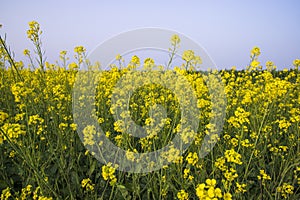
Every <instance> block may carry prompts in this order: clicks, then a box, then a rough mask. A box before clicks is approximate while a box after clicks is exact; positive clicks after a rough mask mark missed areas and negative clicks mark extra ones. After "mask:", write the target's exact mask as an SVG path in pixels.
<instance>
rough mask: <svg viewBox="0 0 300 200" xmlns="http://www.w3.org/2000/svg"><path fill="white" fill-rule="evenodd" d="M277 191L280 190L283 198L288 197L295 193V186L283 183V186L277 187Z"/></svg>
mask: <svg viewBox="0 0 300 200" xmlns="http://www.w3.org/2000/svg"><path fill="white" fill-rule="evenodd" d="M277 192H279V193H280V194H281V196H282V197H283V198H285V199H287V198H288V196H289V195H291V194H293V193H294V186H292V185H290V184H288V183H283V185H282V186H279V187H277Z"/></svg>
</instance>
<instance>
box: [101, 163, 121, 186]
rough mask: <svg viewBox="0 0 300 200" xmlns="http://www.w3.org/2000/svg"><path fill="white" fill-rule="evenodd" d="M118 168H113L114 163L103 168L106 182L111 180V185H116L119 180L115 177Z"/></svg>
mask: <svg viewBox="0 0 300 200" xmlns="http://www.w3.org/2000/svg"><path fill="white" fill-rule="evenodd" d="M117 167H118V166H115V167H113V166H112V163H108V164H107V165H104V166H102V177H103V179H104V180H106V181H107V180H109V183H110V185H115V184H116V182H117V178H116V176H115V171H116V168H117Z"/></svg>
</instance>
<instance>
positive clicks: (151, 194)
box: [0, 21, 300, 200]
mask: <svg viewBox="0 0 300 200" xmlns="http://www.w3.org/2000/svg"><path fill="white" fill-rule="evenodd" d="M41 34H42V31H41V29H40V25H39V24H38V23H37V22H35V21H32V22H30V23H29V29H28V31H27V36H28V39H29V40H31V42H32V43H33V46H34V51H33V52H31V51H30V50H28V49H25V50H24V52H23V53H24V55H25V56H27V58H28V60H29V63H30V64H29V66H24V64H23V62H22V61H16V60H15V59H14V58H13V53H12V52H11V51H10V48H9V46H8V44H7V41H6V40H5V39H3V38H2V37H1V45H0V151H1V154H0V155H1V157H0V166H1V167H0V169H1V170H0V194H1V199H3V200H4V199H5V200H7V199H34V200H48V199H179V200H187V199H205V200H208V199H212V200H218V199H224V200H230V199H295V200H296V199H300V73H299V66H300V60H299V59H295V60H294V61H292V64H293V66H294V68H293V69H285V70H276V66H275V64H274V63H273V62H271V61H268V62H267V63H265V65H264V66H263V64H262V63H260V61H259V56H260V54H261V50H260V49H259V48H258V47H254V48H253V49H252V50H251V51H250V63H249V66H248V67H247V68H246V69H244V70H236V69H235V68H234V67H233V68H232V69H230V70H211V71H208V72H201V68H199V69H198V68H197V66H198V65H199V64H201V55H200V56H197V55H195V54H194V52H193V51H192V50H186V51H185V52H184V53H183V55H182V60H183V64H182V65H180V66H177V67H175V68H174V71H175V72H176V73H178V74H180V75H182V76H184V77H185V78H186V80H188V82H189V84H190V85H191V86H192V88H193V90H194V92H195V95H196V98H197V99H196V103H197V109H198V111H199V112H194V111H193V112H192V111H191V112H192V116H193V117H194V118H195V119H198V120H199V124H197V127H196V128H197V131H196V132H194V131H193V130H191V129H189V127H186V129H185V130H184V131H183V132H184V134H181V135H180V138H181V140H182V141H183V145H184V144H187V143H189V142H192V143H191V145H190V146H189V147H188V149H187V151H185V152H184V153H183V154H180V149H178V147H177V146H176V145H173V146H172V145H171V146H170V148H169V149H168V151H166V152H164V154H162V157H163V159H164V160H165V161H167V162H168V163H169V164H168V165H164V166H163V167H162V168H161V169H159V170H155V171H152V172H148V173H134V172H124V171H121V170H118V168H119V167H120V166H118V165H117V164H115V163H112V162H107V163H106V164H102V163H100V162H99V161H98V160H97V159H96V158H95V157H94V154H95V151H92V150H93V149H95V148H98V147H101V145H103V143H101V141H100V142H99V141H98V140H96V138H97V137H98V133H97V130H96V129H95V127H93V126H92V125H89V124H86V126H85V127H84V129H83V131H82V133H77V132H78V124H76V123H75V122H74V115H73V108H74V105H73V102H72V99H73V97H74V96H73V89H74V84H75V81H76V76H77V74H78V73H79V71H80V69H81V67H82V66H83V65H85V66H89V67H90V68H93V69H97V70H98V69H99V70H100V71H101V76H100V77H99V79H97V81H98V82H97V88H96V91H97V92H96V96H95V99H96V100H95V105H93V106H94V107H95V113H96V118H97V122H98V123H99V125H100V126H101V128H102V129H103V130H104V133H105V137H106V138H107V139H109V140H110V141H111V142H112V143H113V144H114V145H116V146H117V147H119V148H121V149H123V150H125V151H126V156H125V157H126V159H128V160H130V161H132V162H133V163H139V162H140V159H141V158H138V157H136V156H135V155H136V154H135V153H147V152H152V151H156V150H158V149H161V148H163V147H164V146H165V145H166V144H168V143H169V142H170V141H171V140H172V139H173V138H174V137H176V134H177V133H178V132H180V130H182V129H183V128H182V126H181V124H182V120H181V116H182V115H183V111H182V109H184V110H192V108H190V109H189V108H185V107H184V106H181V104H180V103H181V100H180V99H179V98H178V97H176V95H175V94H174V93H173V92H172V91H171V90H170V89H168V88H166V87H163V86H161V85H159V84H151V83H149V84H146V85H143V86H141V87H139V88H137V89H136V90H135V91H134V93H132V95H131V97H130V99H129V101H128V102H122V101H119V102H112V100H111V98H112V96H113V95H117V96H116V97H119V96H118V95H120V96H121V95H124V94H123V93H124V91H125V90H127V89H128V88H123V89H121V88H118V90H117V91H114V88H115V86H116V84H117V82H118V80H120V78H121V77H122V76H123V75H125V74H128V73H129V72H130V71H132V70H136V69H137V68H140V67H142V68H144V69H146V70H148V71H149V70H150V71H151V70H154V69H153V66H154V65H155V62H154V59H152V58H147V59H145V60H144V61H142V60H140V58H139V57H138V56H133V57H132V59H131V60H130V61H129V62H128V64H127V65H124V64H123V63H124V62H123V58H122V56H120V55H117V56H116V60H117V61H119V65H120V66H111V68H110V69H108V70H104V69H101V66H99V65H97V64H93V63H90V62H89V60H88V59H87V55H86V50H85V48H84V47H82V46H78V47H75V48H74V57H75V59H76V62H69V58H68V53H67V52H66V51H61V53H60V55H59V61H58V62H57V63H56V64H52V63H48V62H46V60H45V55H44V54H43V47H42V41H41V37H40V36H41ZM179 44H180V38H179V37H178V36H177V35H174V36H172V37H171V41H170V46H171V47H172V48H170V49H171V52H170V54H171V55H172V53H174V52H175V50H176V48H178V47H179ZM158 67H159V66H158ZM154 71H155V70H154ZM154 74H155V72H154ZM211 75H218V76H219V77H220V80H221V83H222V84H223V86H224V95H225V96H226V102H225V101H224V102H217V103H218V105H226V107H225V110H224V113H225V114H224V116H221V117H224V124H223V127H222V130H221V133H220V134H219V135H218V134H216V133H215V131H214V130H215V129H217V128H216V124H214V121H211V120H210V119H211V118H213V116H215V115H218V112H214V110H215V109H214V105H213V104H214V102H213V101H212V98H213V96H212V94H211V93H210V90H209V87H210V86H209V84H210V85H211V87H217V85H218V84H217V83H207V82H206V80H207V79H208V78H209V77H210V76H211ZM132 76H133V77H132V80H133V79H134V80H136V81H138V80H139V79H140V78H141V77H139V76H136V75H135V74H133V75H132ZM162 77H172V75H171V74H168V71H166V72H165V73H163V74H155V76H153V79H161V78H162ZM168 80H170V79H168ZM87 81H88V80H87V79H86V80H84V79H82V80H81V82H82V83H85V82H87ZM128 87H130V84H129V86H128ZM178 87H180V85H179V86H178ZM215 89H216V90H217V88H215ZM179 95H180V94H179ZM220 95H222V94H220ZM82 98H84V97H82ZM79 99H80V98H79ZM184 100H185V101H187V100H186V99H184ZM182 101H183V100H182ZM184 105H186V104H184ZM78 106H82V107H84V106H85V105H84V101H82V104H80V102H79V104H78ZM124 106H128V107H126V109H125V108H124ZM160 106H163V107H164V108H166V109H165V110H166V113H164V112H154V111H157V110H159V109H161V108H160ZM124 109H125V111H124ZM114 115H117V116H118V119H117V120H116V119H115V118H114V117H113V116H114ZM129 117H130V118H131V119H132V121H134V123H136V124H138V125H141V126H143V127H146V128H145V130H146V131H145V133H144V134H145V137H140V138H139V137H134V136H133V135H131V134H130V133H128V127H129V128H130V127H131V126H132V124H131V123H132V121H128V120H127V119H128V118H129ZM207 135H208V136H209V141H208V142H211V143H213V144H215V146H214V148H213V149H212V150H211V151H209V152H208V153H207V155H206V156H204V157H201V156H200V155H199V152H201V151H202V149H201V144H202V142H203V140H204V138H205V136H207ZM192 139H193V140H192ZM104 153H107V154H108V153H109V152H104Z"/></svg>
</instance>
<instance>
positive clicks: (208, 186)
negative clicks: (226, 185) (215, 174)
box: [196, 179, 231, 200]
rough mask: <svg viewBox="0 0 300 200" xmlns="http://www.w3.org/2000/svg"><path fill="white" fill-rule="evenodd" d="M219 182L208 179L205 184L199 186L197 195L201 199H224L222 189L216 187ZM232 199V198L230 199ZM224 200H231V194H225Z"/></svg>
mask: <svg viewBox="0 0 300 200" xmlns="http://www.w3.org/2000/svg"><path fill="white" fill-rule="evenodd" d="M216 184H217V181H216V180H215V179H206V181H205V183H201V184H198V185H197V187H196V195H197V197H198V198H199V199H207V200H209V199H211V200H217V199H221V198H222V197H223V194H222V191H221V189H220V188H218V187H216ZM229 197H230V198H229ZM223 199H226V200H229V199H231V195H230V194H229V193H225V194H224V197H223Z"/></svg>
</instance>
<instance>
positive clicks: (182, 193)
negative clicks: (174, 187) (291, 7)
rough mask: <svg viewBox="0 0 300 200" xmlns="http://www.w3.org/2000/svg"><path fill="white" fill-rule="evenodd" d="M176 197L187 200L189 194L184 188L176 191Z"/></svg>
mask: <svg viewBox="0 0 300 200" xmlns="http://www.w3.org/2000/svg"><path fill="white" fill-rule="evenodd" d="M177 198H178V199H179V200H188V199H189V194H188V193H187V192H186V191H184V190H180V191H178V193H177Z"/></svg>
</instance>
